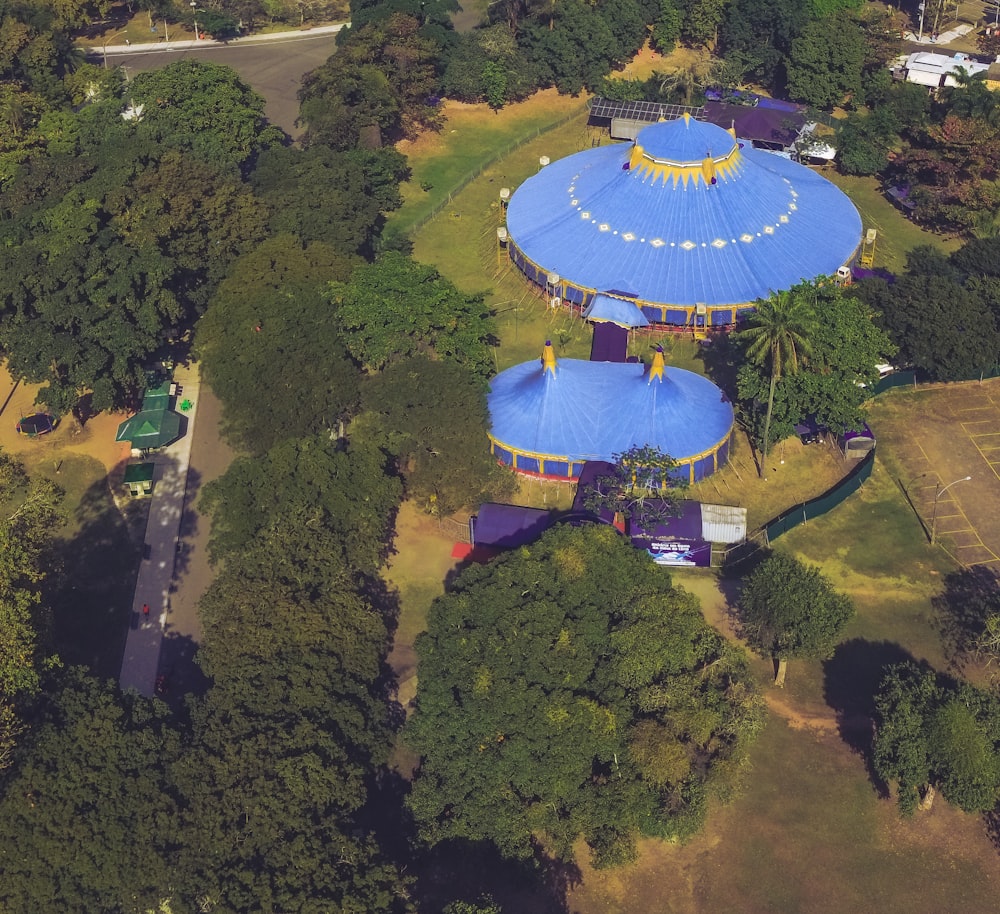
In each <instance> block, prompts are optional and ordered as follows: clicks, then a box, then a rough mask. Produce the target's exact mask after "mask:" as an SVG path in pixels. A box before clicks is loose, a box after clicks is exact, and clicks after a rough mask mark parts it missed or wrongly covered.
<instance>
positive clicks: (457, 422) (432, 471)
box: [351, 354, 516, 515]
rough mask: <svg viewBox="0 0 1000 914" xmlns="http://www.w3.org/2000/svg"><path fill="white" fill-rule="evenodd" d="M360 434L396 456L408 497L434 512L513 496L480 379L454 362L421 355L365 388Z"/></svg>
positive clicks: (354, 429) (392, 367)
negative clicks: (492, 438)
mask: <svg viewBox="0 0 1000 914" xmlns="http://www.w3.org/2000/svg"><path fill="white" fill-rule="evenodd" d="M361 401H362V409H363V410H364V412H363V414H362V415H361V416H359V417H358V419H357V421H356V422H355V423H354V425H353V427H352V429H351V434H352V437H354V438H355V439H358V438H360V439H364V440H372V441H376V442H378V443H379V445H380V446H381V447H383V448H384V449H385V450H386V451H387V452H388V453H390V454H393V455H394V456H395V458H396V461H397V466H398V467H399V472H400V474H401V475H402V476H403V478H404V479H405V481H406V490H407V493H408V495H409V496H410V497H412V498H415V499H417V500H419V501H420V502H421V504H422V505H423V506H424V507H425V508H427V509H428V510H430V511H431V512H432V513H434V514H436V515H447V514H451V513H453V512H454V511H457V510H459V509H460V508H464V507H475V506H476V505H478V504H479V503H480V502H482V501H489V500H497V499H502V498H504V497H509V496H510V495H512V494H513V491H514V489H515V487H516V483H515V481H514V478H513V474H512V473H511V472H510V471H509V470H507V469H505V468H501V467H499V466H498V465H497V462H496V459H495V458H494V457H493V456H492V455H491V454H490V447H489V439H488V438H487V437H486V427H487V425H488V424H489V412H488V410H487V407H486V390H485V387H484V385H483V383H482V381H481V380H480V379H479V378H477V377H476V376H475V375H472V374H470V373H469V371H468V370H467V368H465V367H464V366H462V365H460V364H458V363H456V362H454V361H452V360H450V359H449V360H440V361H438V360H435V359H432V358H429V357H428V356H427V355H423V354H418V355H414V356H412V357H410V358H408V359H403V360H400V361H396V362H393V363H391V364H390V365H388V366H386V368H385V369H384V370H383V371H381V372H379V373H378V374H375V375H371V376H370V377H368V378H366V379H365V381H364V384H363V386H362V391H361Z"/></svg>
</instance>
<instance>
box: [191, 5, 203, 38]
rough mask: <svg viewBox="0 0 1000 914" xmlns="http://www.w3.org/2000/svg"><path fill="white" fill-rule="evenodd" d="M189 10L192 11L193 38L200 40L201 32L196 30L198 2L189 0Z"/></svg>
mask: <svg viewBox="0 0 1000 914" xmlns="http://www.w3.org/2000/svg"><path fill="white" fill-rule="evenodd" d="M190 5H191V12H192V13H194V40H195V41H201V33H200V32H199V31H198V2H197V0H191V4H190Z"/></svg>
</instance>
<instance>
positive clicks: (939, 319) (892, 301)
mask: <svg viewBox="0 0 1000 914" xmlns="http://www.w3.org/2000/svg"><path fill="white" fill-rule="evenodd" d="M981 244H982V247H980V248H977V249H976V250H977V251H979V252H981V253H977V254H975V255H973V256H969V254H964V253H963V254H960V255H958V252H956V254H957V255H958V256H957V259H956V260H955V261H954V262H953V261H951V260H950V259H949V258H948V257H947V256H945V255H944V254H942V253H941V252H940V251H939V250H937V249H936V248H931V247H929V246H921V247H918V248H914V249H913V250H912V251H911V252H910V253H909V255H908V256H907V268H906V271H905V273H904V274H903V275H901V276H899V277H897V279H896V281H895V282H893V283H887V282H885V281H884V280H881V279H870V280H865V281H864V282H862V283H859V284H858V285H857V286H856V287H855V291H854V292H853V294H857V295H860V296H861V297H863V298H864V299H865V301H867V302H868V303H869V304H870V305H871V306H872V307H873V308H874V309H875V311H877V312H878V314H879V318H878V320H879V323H880V324H881V325H882V326H883V327H884V328H885V329H886V331H888V333H889V336H890V337H891V338H892V340H893V342H894V343H895V344H896V345H897V346H898V347H899V360H900V362H901V363H903V364H906V365H912V366H914V367H915V368H918V369H919V370H920V371H922V372H925V373H926V374H927V375H928V376H929V377H931V378H933V379H935V380H940V381H955V380H965V379H968V378H978V377H979V376H980V373H981V372H983V371H990V370H992V369H993V367H994V366H995V365H996V364H997V361H998V357H997V353H998V352H1000V330H998V317H1000V287H998V282H997V276H995V275H991V271H992V269H993V268H992V267H990V266H989V259H990V256H991V255H990V254H989V251H990V249H991V248H992V247H995V244H991V243H990V242H988V241H984V242H982V243H981ZM980 260H981V264H982V265H981V266H980V265H979V264H980Z"/></svg>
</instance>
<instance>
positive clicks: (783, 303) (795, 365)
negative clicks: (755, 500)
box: [736, 286, 816, 478]
mask: <svg viewBox="0 0 1000 914" xmlns="http://www.w3.org/2000/svg"><path fill="white" fill-rule="evenodd" d="M808 293H809V290H808V287H803V286H799V287H796V288H794V289H791V290H790V291H787V292H778V293H772V294H771V297H770V298H762V299H758V300H757V304H756V309H757V310H756V311H755V312H754V315H753V317H751V318H750V325H749V326H748V327H747V328H746V329H745V330H741V331H740V332H739V333H737V334H736V337H737V339H738V340H740V341H742V342H745V343H746V355H747V358H748V359H749V360H750V361H751V362H753V363H754V364H755V365H757V366H758V367H760V368H770V371H771V388H770V390H769V392H768V395H767V418H766V419H765V420H764V448H763V453H762V456H761V461H760V476H761V478H764V473H765V467H766V466H767V446H768V438H769V436H770V434H771V412H772V410H773V409H774V388H775V386H776V385H777V383H778V381H779V380H781V376H782V374H795V373H796V372H797V371H798V370H799V365H800V364H802V363H804V362H806V361H807V360H808V358H809V353H810V351H811V349H812V335H813V332H814V327H815V324H816V311H815V306H814V299H813V297H812V296H811V295H809V294H808Z"/></svg>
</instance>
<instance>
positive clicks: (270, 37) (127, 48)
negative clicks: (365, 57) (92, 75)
mask: <svg viewBox="0 0 1000 914" xmlns="http://www.w3.org/2000/svg"><path fill="white" fill-rule="evenodd" d="M348 25H350V23H349V22H338V23H337V24H336V25H318V26H316V27H315V28H310V29H296V30H295V31H294V32H269V33H268V34H266V35H244V36H243V37H241V38H230V39H229V40H227V41H216V40H215V39H214V38H197V39H196V38H186V39H184V40H182V41H145V42H143V43H141V44H109V45H107V46H103V45H87V47H86V48H85V50H86V51H87V52H88V53H90V54H102V55H103V56H104V57H113V56H115V55H116V54H143V53H146V52H148V51H181V50H187V49H188V48H204V49H208V48H213V47H215V48H231V47H236V46H239V47H243V46H244V45H252V44H262V43H264V42H269V41H296V40H298V41H305V40H308V39H310V38H318V37H320V36H322V35H333V34H335V33H337V32H339V31H340V30H341V29H342V28H344V27H345V26H348Z"/></svg>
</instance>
